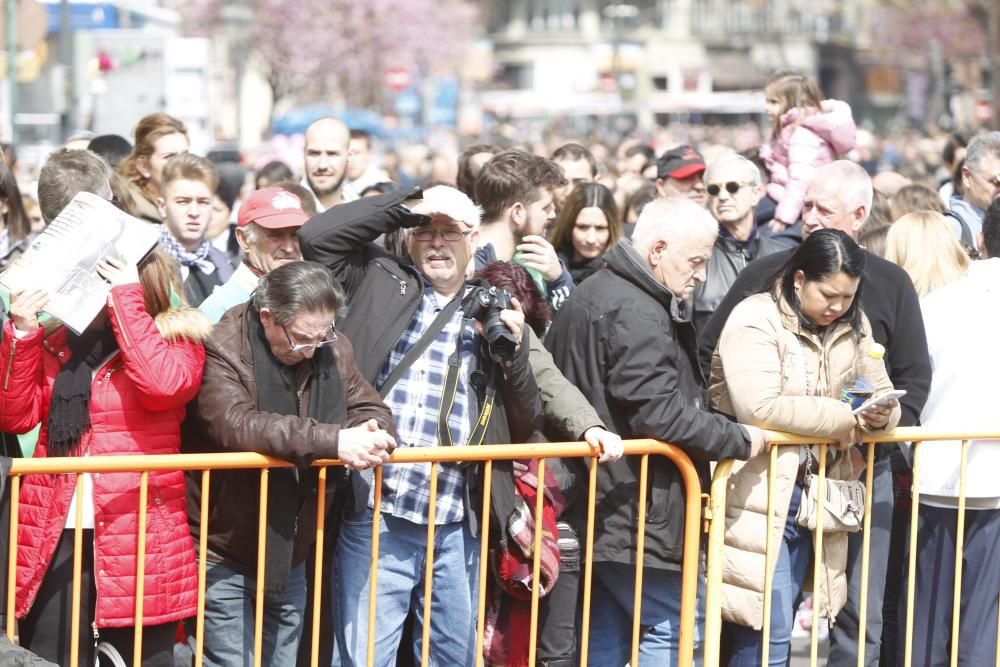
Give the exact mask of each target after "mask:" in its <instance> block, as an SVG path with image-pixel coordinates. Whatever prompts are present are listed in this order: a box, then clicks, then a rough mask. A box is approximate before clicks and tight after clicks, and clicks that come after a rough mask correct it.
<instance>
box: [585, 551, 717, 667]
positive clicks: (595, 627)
mask: <svg viewBox="0 0 1000 667" xmlns="http://www.w3.org/2000/svg"><path fill="white" fill-rule="evenodd" d="M634 591H635V567H634V566H633V565H625V564H624V563H594V578H593V592H592V594H591V598H590V641H589V644H588V648H587V650H588V652H589V661H590V664H591V665H609V666H610V665H624V664H626V663H628V661H629V659H630V657H631V653H632V606H633V602H634ZM640 614H641V617H640V619H639V622H640V624H641V626H642V628H641V632H640V635H639V664H640V665H642V666H643V667H646V666H647V665H649V666H650V667H652V666H654V665H655V666H656V667H672V666H673V665H676V664H677V654H678V649H679V647H680V623H681V573H680V572H675V571H673V570H662V569H657V568H653V567H645V568H643V570H642V608H641V611H640ZM704 620H705V589H704V580H702V579H701V577H700V576H699V581H698V604H697V607H696V611H695V633H694V642H695V664H696V665H697V664H700V663H699V660H700V657H701V656H700V653H701V651H700V644H701V637H702V635H703V633H704Z"/></svg>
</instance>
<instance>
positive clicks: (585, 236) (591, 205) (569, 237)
mask: <svg viewBox="0 0 1000 667" xmlns="http://www.w3.org/2000/svg"><path fill="white" fill-rule="evenodd" d="M621 237H622V225H621V222H620V219H619V217H618V205H617V204H616V203H615V195H614V193H612V192H611V190H609V189H608V188H607V187H606V186H604V185H601V184H600V183H592V182H585V183H580V184H578V185H577V186H576V187H575V188H573V191H572V192H570V193H569V196H567V197H566V202H565V203H564V204H563V207H562V210H561V211H559V217H558V218H556V224H555V229H554V230H553V232H552V245H553V246H555V249H556V254H558V255H559V259H561V260H562V261H563V263H565V264H566V266H567V267H568V268H569V273H570V275H571V276H573V282H575V283H576V284H577V285H579V284H580V282H581V281H583V280H584V279H586V278H588V277H589V276H590V275H591V274H593V273H594V272H595V271H597V270H598V269H600V268H601V266H603V263H604V253H606V252H607V251H608V248H612V247H614V245H615V244H616V243H618V239H620V238H621Z"/></svg>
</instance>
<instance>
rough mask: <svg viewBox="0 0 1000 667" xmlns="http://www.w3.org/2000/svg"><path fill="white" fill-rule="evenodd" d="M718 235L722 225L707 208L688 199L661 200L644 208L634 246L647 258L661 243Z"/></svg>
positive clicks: (656, 200) (634, 232) (638, 222)
mask: <svg viewBox="0 0 1000 667" xmlns="http://www.w3.org/2000/svg"><path fill="white" fill-rule="evenodd" d="M718 234H719V223H718V222H716V220H715V218H713V217H712V214H711V213H709V212H708V211H707V210H706V209H705V208H703V207H701V206H699V205H698V204H696V203H694V202H693V201H691V200H690V199H688V198H687V197H661V198H658V199H654V200H653V201H651V202H649V203H648V204H646V206H645V207H644V208H643V209H642V213H640V214H639V219H638V220H636V223H635V230H633V232H632V244H633V245H634V246H635V248H636V250H638V251H639V254H641V255H645V254H646V252H648V251H649V249H650V248H651V247H652V246H653V244H654V243H656V242H657V241H661V240H664V241H667V242H668V243H683V242H685V241H687V240H689V239H691V238H700V237H708V236H711V237H715V236H717V235H718Z"/></svg>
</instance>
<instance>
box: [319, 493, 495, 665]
mask: <svg viewBox="0 0 1000 667" xmlns="http://www.w3.org/2000/svg"><path fill="white" fill-rule="evenodd" d="M371 544H372V516H371V510H367V509H366V510H364V511H362V512H355V513H351V514H348V515H347V516H346V517H344V523H343V525H342V527H341V529H340V538H339V540H338V542H337V553H336V556H335V560H334V563H333V569H334V573H333V604H334V613H333V617H334V624H335V628H336V643H337V649H336V650H337V651H339V658H340V660H339V661H338V660H337V659H336V656H335V659H334V663H335V664H340V665H343V666H344V667H352V666H354V665H365V664H367V661H368V595H369V590H370V588H369V575H370V572H369V566H370V558H371V556H370V554H371ZM426 555H427V526H425V525H422V524H415V523H412V522H410V521H407V520H405V519H399V518H396V517H394V516H390V515H386V514H383V515H382V520H381V525H380V526H379V558H378V582H377V588H378V592H377V595H376V602H375V609H376V617H377V618H378V624H377V625H376V627H375V628H374V633H375V665H376V666H377V667H389V666H391V665H395V664H396V651H397V650H398V649H399V641H400V637H401V636H402V632H403V622H404V621H405V620H406V616H407V614H408V613H409V612H410V609H411V608H413V610H414V615H415V618H416V623H415V624H414V629H413V637H414V642H413V653H414V655H415V656H416V659H417V661H419V656H420V655H421V639H422V633H423V622H424V619H423V615H424V567H425V565H426ZM478 575H479V544H478V542H477V540H475V539H474V538H473V536H472V534H471V533H470V532H469V529H468V526H467V525H466V523H465V522H464V521H462V522H459V523H449V524H444V525H439V526H437V528H436V531H435V533H434V580H433V585H432V588H431V619H430V623H431V632H430V643H431V645H430V652H429V654H428V656H429V657H428V660H429V662H428V665H429V666H432V665H440V666H448V667H451V666H452V665H471V664H474V660H473V653H474V652H475V648H476V613H477V609H478V602H479V598H478V590H479V589H478V586H477V581H478Z"/></svg>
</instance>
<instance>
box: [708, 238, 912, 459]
mask: <svg viewBox="0 0 1000 667" xmlns="http://www.w3.org/2000/svg"><path fill="white" fill-rule="evenodd" d="M792 252H793V251H792V250H788V251H785V252H779V253H776V254H773V255H768V256H767V257H762V258H760V259H758V260H755V261H753V262H750V264H749V265H748V266H747V268H746V269H744V270H743V272H742V273H740V275H739V277H738V278H737V279H736V282H734V283H733V286H732V287H731V288H730V290H729V293H728V294H727V295H726V298H725V299H723V300H722V303H720V304H719V307H718V308H717V309H716V310H715V314H714V315H713V316H712V318H711V319H710V320H709V321H708V324H707V325H706V326H705V328H704V330H702V331H699V332H698V334H699V339H698V355H699V357H700V361H701V367H702V369H706V372H707V369H708V368H710V366H711V363H712V353H713V352H714V351H715V346H716V345H718V342H719V336H720V335H721V334H722V327H723V326H724V325H725V324H726V320H727V319H728V318H729V313H731V312H732V310H733V308H735V307H736V305H737V304H738V303H739V302H740V301H742V300H743V299H745V298H747V297H748V296H750V295H751V294H755V293H757V292H760V291H761V290H763V289H764V286H765V284H766V283H767V282H768V281H769V280H770V279H771V278H772V277H773V276H774V275H775V274H776V273H777V272H778V271H779V270H780V269H781V267H782V266H783V265H784V264H785V262H786V261H788V258H789V257H791V256H792ZM861 306H862V308H864V311H865V314H866V315H868V320H869V321H870V322H871V325H872V337H873V338H874V339H875V341H876V342H878V343H881V344H882V345H884V346H885V350H886V353H885V358H884V361H885V370H886V371H887V372H888V374H889V379H890V380H892V386H893V387H895V388H896V389H905V390H906V396H904V397H903V398H901V399H899V403H900V406H901V407H902V409H903V414H902V417H901V418H900V420H899V425H900V426H916V425H917V424H918V423H919V420H920V411H921V410H923V407H924V403H925V402H927V394H928V392H929V391H930V388H931V362H930V356H929V354H928V352H927V335H926V334H925V333H924V320H923V316H922V315H921V314H920V300H919V298H918V297H917V292H916V290H915V289H914V288H913V283H912V282H911V281H910V277H909V276H908V275H907V274H906V272H905V271H903V269H901V268H899V267H898V266H896V265H895V264H893V263H892V262H888V261H886V260H884V259H882V258H881V257H879V256H877V255H873V254H871V253H868V255H867V260H866V262H865V280H864V282H863V284H862V287H861ZM883 450H884V452H886V453H887V452H888V451H889V450H888V448H880V450H879V453H880V454H881V453H882V451H883Z"/></svg>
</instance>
